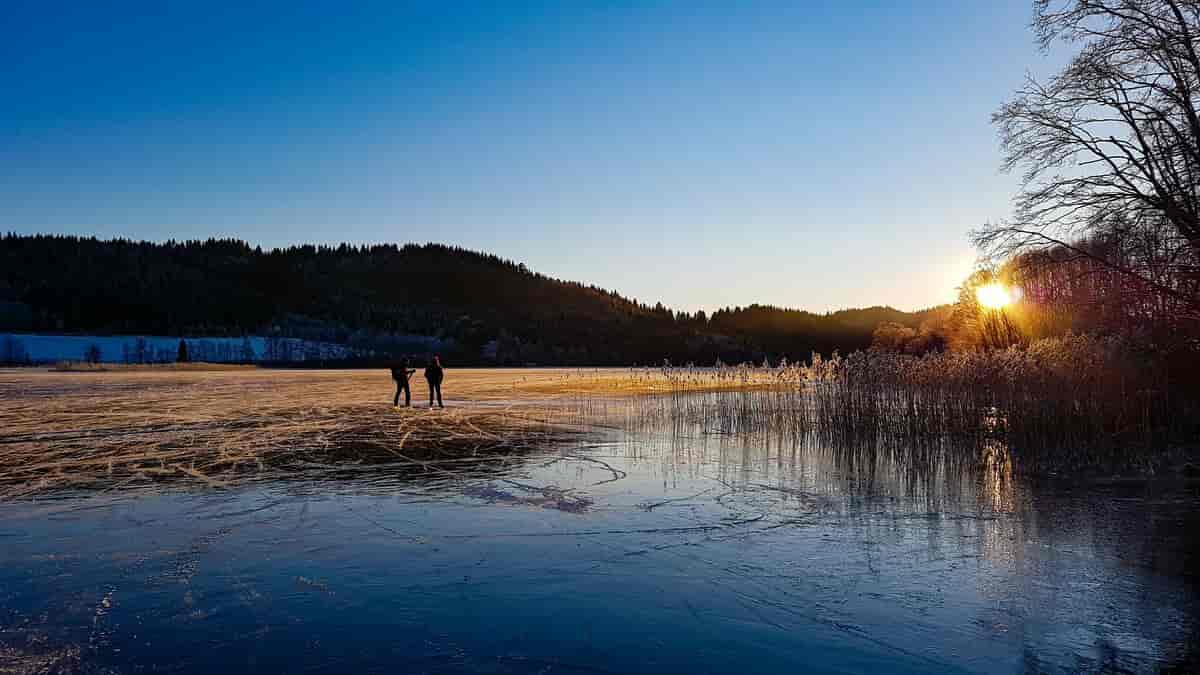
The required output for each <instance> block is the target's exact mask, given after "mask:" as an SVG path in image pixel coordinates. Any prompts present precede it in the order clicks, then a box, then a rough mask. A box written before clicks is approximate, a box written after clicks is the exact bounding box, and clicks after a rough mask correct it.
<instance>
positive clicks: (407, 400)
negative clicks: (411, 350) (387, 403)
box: [392, 359, 417, 408]
mask: <svg viewBox="0 0 1200 675" xmlns="http://www.w3.org/2000/svg"><path fill="white" fill-rule="evenodd" d="M415 372H417V371H416V369H415V368H409V367H408V359H404V361H402V362H401V363H400V366H399V367H396V366H392V379H393V380H395V381H396V396H395V398H393V399H392V405H393V406H397V405H400V392H402V391H403V392H404V407H406V408H407V407H408V406H410V405H412V390H411V389H409V387H408V378H410V377H412V375H413V373H415Z"/></svg>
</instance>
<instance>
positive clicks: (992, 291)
mask: <svg viewBox="0 0 1200 675" xmlns="http://www.w3.org/2000/svg"><path fill="white" fill-rule="evenodd" d="M975 299H976V300H978V301H979V304H981V305H983V306H984V307H986V308H988V309H1004V308H1005V307H1007V306H1009V305H1011V304H1012V303H1013V302H1014V301H1015V300H1016V299H1017V291H1016V289H1015V288H1009V287H1008V286H1005V285H1004V284H1002V283H999V282H993V283H990V284H984V285H983V286H980V287H978V288H976V289H975Z"/></svg>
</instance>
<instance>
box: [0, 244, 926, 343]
mask: <svg viewBox="0 0 1200 675" xmlns="http://www.w3.org/2000/svg"><path fill="white" fill-rule="evenodd" d="M931 311H937V310H929V311H927V312H921V313H905V312H900V311H897V310H894V309H891V308H887V307H872V308H868V309H852V310H843V311H839V312H834V313H830V314H814V313H811V312H803V311H796V310H784V309H779V308H774V307H765V306H758V305H754V306H750V307H747V308H737V309H728V310H721V311H719V312H716V313H714V314H713V316H712V317H707V316H705V315H704V313H703V312H698V313H696V314H685V313H676V312H672V311H671V310H669V309H667V308H665V307H663V306H662V305H654V306H648V305H645V304H642V303H638V302H635V301H633V300H630V299H628V298H624V297H622V296H620V295H618V294H617V293H615V292H612V291H607V290H604V289H601V288H597V287H595V286H587V285H584V284H580V283H575V282H567V281H560V280H558V279H552V278H550V277H546V276H544V275H541V274H537V273H534V272H531V271H530V270H528V269H526V268H525V266H524V265H522V264H517V263H514V262H511V261H507V260H503V259H501V258H499V257H497V256H494V255H488V254H483V253H478V252H474V251H468V250H464V249H460V248H453V247H448V246H442V245H437V244H427V245H413V244H409V245H405V246H395V245H373V246H350V245H341V246H337V247H327V246H321V247H317V246H297V247H291V248H286V249H276V250H270V251H264V250H262V249H260V248H255V247H251V246H250V245H249V244H247V243H245V242H241V241H235V240H209V241H204V242H197V241H189V242H182V243H179V242H167V243H149V242H130V241H124V240H113V241H101V240H97V239H93V238H78V237H67V236H19V235H11V234H10V235H7V236H5V237H4V238H3V240H0V330H15V331H57V332H67V333H106V334H158V335H189V336H227V335H246V334H255V335H279V336H287V337H298V338H307V339H311V340H320V341H324V342H338V343H342V344H347V345H350V346H351V347H353V348H355V349H356V350H358V351H359V352H360V353H363V354H374V356H375V358H386V357H389V356H391V355H396V354H401V353H409V352H413V351H414V350H415V349H416V348H415V347H414V345H418V344H428V342H427V341H426V342H424V343H422V342H421V341H420V340H419V339H418V336H431V337H436V338H438V339H439V340H440V342H439V344H442V345H444V346H445V349H444V351H447V352H448V354H447V356H448V357H449V358H452V359H455V361H456V362H457V363H460V364H465V363H502V364H523V363H531V362H532V363H539V364H546V365H548V364H579V365H584V364H587V365H591V364H595V365H603V364H630V363H642V364H646V363H658V362H661V361H662V360H663V359H664V358H666V359H671V360H672V361H675V362H684V361H695V362H697V363H711V362H713V361H715V360H716V359H717V358H721V359H724V360H726V361H738V360H743V359H761V358H763V357H770V358H773V359H775V358H778V357H780V356H788V357H791V358H807V357H808V356H809V354H810V353H811V352H812V351H814V350H817V351H821V352H829V351H832V350H833V349H841V350H843V351H847V350H852V349H857V348H861V347H865V346H867V345H869V344H870V341H871V333H872V331H873V330H874V328H875V327H876V326H877V325H878V324H880V323H881V322H884V321H889V322H896V323H901V324H904V325H907V326H911V327H913V328H917V327H918V326H919V325H920V324H921V323H922V321H924V320H926V319H928V318H929V316H930V313H929V312H931Z"/></svg>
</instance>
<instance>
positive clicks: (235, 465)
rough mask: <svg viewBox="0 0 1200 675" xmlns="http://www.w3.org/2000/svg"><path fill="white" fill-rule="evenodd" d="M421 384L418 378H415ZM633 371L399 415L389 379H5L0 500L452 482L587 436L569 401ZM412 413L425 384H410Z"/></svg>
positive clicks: (0, 385) (533, 376)
mask: <svg viewBox="0 0 1200 675" xmlns="http://www.w3.org/2000/svg"><path fill="white" fill-rule="evenodd" d="M418 377H419V376H418ZM622 378H623V371H616V372H613V371H586V372H585V371H576V370H545V371H481V370H476V371H470V370H455V371H450V373H449V376H448V378H447V383H446V387H445V389H446V394H447V398H448V405H449V407H448V408H447V409H445V410H429V409H427V408H420V407H415V408H393V407H392V405H391V398H392V394H393V392H394V385H393V384H392V382H391V379H390V376H389V374H388V373H387V372H386V371H269V370H250V371H246V370H237V371H213V372H206V371H188V370H183V371H140V370H139V371H129V372H121V373H60V372H41V371H31V370H9V371H0V404H2V405H0V499H5V498H8V499H12V498H19V497H29V496H39V495H45V494H50V493H55V492H61V491H64V490H77V489H88V490H94V489H105V490H114V489H128V488H132V487H136V486H149V485H155V484H159V483H162V482H164V481H173V482H179V481H182V482H191V483H196V484H200V485H208V486H223V485H229V484H231V483H237V482H245V481H250V480H261V479H276V478H279V477H281V476H296V475H300V474H303V475H305V476H314V475H322V474H341V473H345V472H347V471H352V470H354V469H355V468H370V467H378V468H381V469H383V470H387V471H395V472H405V471H407V472H416V473H438V474H439V475H447V474H449V473H452V472H454V471H456V470H458V469H460V468H463V467H467V466H470V465H471V464H472V463H477V462H478V463H482V462H489V461H495V460H496V459H497V458H500V459H503V458H504V457H506V456H510V455H515V454H517V453H521V452H524V451H526V450H528V449H531V448H545V447H547V446H552V445H553V444H555V443H559V442H564V441H566V440H569V439H572V438H575V437H577V436H578V435H579V434H581V433H583V432H584V427H583V426H582V425H581V420H579V419H578V418H577V416H575V415H573V414H572V413H570V412H569V411H567V410H565V409H564V408H563V407H562V406H559V405H556V403H555V402H556V400H557V399H558V398H559V397H562V396H566V395H574V396H579V395H582V394H584V393H586V392H595V391H599V390H602V389H603V387H604V385H603V383H604V382H605V381H610V380H611V381H617V380H620V379H622ZM413 394H414V403H417V404H421V403H423V400H422V397H423V395H425V388H424V383H423V382H420V381H419V380H418V379H417V378H414V382H413Z"/></svg>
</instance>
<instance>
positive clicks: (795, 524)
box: [0, 429, 1200, 673]
mask: <svg viewBox="0 0 1200 675" xmlns="http://www.w3.org/2000/svg"><path fill="white" fill-rule="evenodd" d="M1198 514H1200V498H1198V497H1197V486H1196V485H1195V484H1194V483H1193V484H1184V483H1173V484H1148V483H1145V482H1127V483H1126V482H1116V483H1107V484H1089V485H1075V486H1072V485H1070V484H1066V483H1061V482H1043V483H1030V482H1027V481H1022V480H1020V479H1018V478H1012V477H1007V476H1005V475H1003V473H1002V472H997V471H990V470H985V471H977V472H965V473H964V472H946V471H944V470H937V469H936V468H935V469H934V470H931V471H919V472H914V471H912V470H910V469H906V468H904V467H899V466H895V465H892V464H889V462H888V461H887V460H886V459H880V460H878V461H875V462H872V463H870V464H869V465H864V464H863V463H862V462H861V461H848V459H847V456H846V455H845V454H843V453H836V452H830V451H826V450H823V449H822V448H820V447H797V446H793V445H789V444H787V443H779V442H775V441H771V440H769V439H761V438H760V439H737V438H730V437H724V436H708V435H702V434H698V435H689V434H682V435H681V434H663V433H656V432H655V431H654V430H645V429H643V430H640V431H611V432H609V433H606V434H604V435H603V436H601V437H598V438H596V439H594V440H591V441H587V442H584V441H581V442H579V443H576V444H574V445H572V446H569V447H565V448H555V449H547V450H546V451H544V452H541V453H536V452H535V453H531V454H528V455H526V456H523V458H522V459H521V461H519V462H515V463H514V462H503V463H497V464H496V465H493V466H486V465H473V468H472V469H471V470H470V471H464V470H460V469H456V468H454V467H453V465H449V464H448V465H445V467H444V468H442V467H439V466H438V465H434V466H431V469H430V471H428V472H426V473H424V474H423V475H420V476H414V475H407V476H397V475H389V474H388V473H387V472H379V473H368V474H366V475H365V477H363V478H361V479H356V480H348V479H343V480H338V481H330V482H313V481H299V480H298V481H291V482H289V481H277V482H273V483H266V484H258V485H254V486H249V487H240V488H230V489H226V490H211V489H210V490H199V489H185V488H177V489H168V490H165V491H162V492H157V493H150V494H145V493H143V494H137V495H127V496H122V495H120V494H118V493H100V494H97V493H89V494H80V495H77V496H66V497H58V498H55V499H52V500H41V501H16V502H7V503H3V504H0V663H4V662H6V661H7V662H8V663H9V664H10V665H11V667H12V668H13V669H14V670H15V671H16V672H22V670H21V669H22V668H25V669H27V670H28V672H46V671H49V672H74V671H78V672H88V673H94V672H104V673H107V672H118V673H120V672H160V671H166V672H183V673H204V672H219V671H224V672H239V671H250V670H257V671H260V672H301V671H304V672H325V673H335V672H381V673H382V672H446V673H449V672H487V673H509V672H511V673H597V672H601V673H606V672H753V673H758V672H762V673H767V672H883V671H888V672H997V673H1011V672H1022V671H1049V672H1055V671H1062V672H1070V671H1077V670H1103V669H1113V670H1126V671H1133V672H1154V671H1157V670H1159V669H1160V668H1163V667H1168V666H1172V665H1175V666H1180V667H1182V668H1184V669H1187V670H1190V669H1191V668H1194V667H1195V666H1196V665H1197V663H1200V661H1197V651H1196V650H1197V642H1198V640H1200V627H1198V626H1200V624H1198V614H1197V602H1196V601H1197V596H1196V587H1195V581H1196V577H1195V576H1194V575H1195V570H1196V569H1197V568H1196V561H1197V556H1196V551H1197V543H1196V542H1195V541H1194V538H1193V537H1192V533H1194V532H1196V531H1197V525H1198V524H1200V523H1197V520H1200V515H1198ZM55 668H57V669H58V670H55ZM39 669H41V670H39ZM0 670H3V669H2V668H0Z"/></svg>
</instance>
